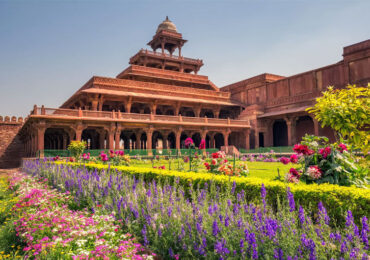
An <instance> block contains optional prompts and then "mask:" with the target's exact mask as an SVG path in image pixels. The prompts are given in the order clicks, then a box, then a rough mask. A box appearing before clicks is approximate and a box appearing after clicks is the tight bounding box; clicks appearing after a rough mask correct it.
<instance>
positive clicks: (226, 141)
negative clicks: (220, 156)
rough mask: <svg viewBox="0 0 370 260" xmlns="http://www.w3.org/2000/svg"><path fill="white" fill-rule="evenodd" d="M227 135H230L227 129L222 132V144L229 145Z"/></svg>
mask: <svg viewBox="0 0 370 260" xmlns="http://www.w3.org/2000/svg"><path fill="white" fill-rule="evenodd" d="M229 135H230V132H229V131H225V132H223V136H224V146H229Z"/></svg>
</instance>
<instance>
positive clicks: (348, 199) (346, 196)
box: [24, 161, 370, 224]
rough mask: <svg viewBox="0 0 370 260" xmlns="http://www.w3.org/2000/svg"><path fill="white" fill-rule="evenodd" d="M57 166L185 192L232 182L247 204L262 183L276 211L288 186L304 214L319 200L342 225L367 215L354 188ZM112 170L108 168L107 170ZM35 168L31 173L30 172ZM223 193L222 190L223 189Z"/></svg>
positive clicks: (367, 197) (362, 194)
mask: <svg viewBox="0 0 370 260" xmlns="http://www.w3.org/2000/svg"><path fill="white" fill-rule="evenodd" d="M55 164H56V165H59V166H63V167H66V166H68V165H69V166H74V167H81V168H86V169H88V170H92V171H97V172H100V171H107V170H109V169H111V170H113V169H114V170H115V171H119V172H121V173H122V174H125V175H130V176H132V175H134V176H136V177H137V178H143V179H145V180H146V181H152V180H156V181H158V182H162V183H163V182H173V181H174V180H175V179H179V184H180V185H182V186H183V187H184V188H185V189H189V184H192V186H193V187H197V186H198V185H199V186H200V187H203V186H204V185H205V183H207V182H209V181H212V182H214V183H215V184H217V185H219V186H220V189H226V188H225V187H226V186H227V185H229V186H230V185H231V184H232V183H233V182H235V184H236V190H237V191H240V190H244V191H245V192H246V198H247V199H248V200H249V201H252V202H253V201H256V200H258V199H259V189H260V187H261V185H262V183H264V184H265V187H266V189H267V190H268V195H267V200H268V202H269V203H270V204H271V205H272V206H273V207H275V208H276V204H277V201H276V198H277V197H279V198H281V199H282V200H284V197H285V191H286V188H287V187H290V189H291V192H292V193H293V194H294V196H295V198H296V200H297V201H298V202H299V204H300V205H302V207H304V208H305V209H306V210H307V211H310V212H315V213H316V212H317V208H316V206H315V205H317V203H319V202H320V201H323V202H324V203H325V206H326V207H327V208H328V212H329V214H330V215H331V216H332V219H333V220H335V221H336V222H337V224H343V223H344V217H343V214H344V213H345V212H346V211H347V210H352V212H353V215H354V217H355V219H356V221H359V219H360V217H362V216H369V215H370V193H369V192H368V190H365V189H360V188H355V187H340V186H337V185H331V184H321V185H317V184H311V185H306V184H304V183H300V184H298V185H297V184H287V183H283V182H281V181H269V180H266V179H260V178H252V177H247V178H246V177H229V176H225V175H214V174H210V173H193V172H177V171H168V170H159V169H150V168H137V167H126V166H119V167H118V166H115V167H113V166H112V167H111V166H109V165H102V164H85V165H83V164H82V165H81V164H76V163H68V164H65V163H62V162H56V163H55ZM40 167H41V168H43V167H47V168H49V167H53V166H48V164H46V165H44V164H42V163H40V162H37V161H36V162H35V161H26V162H25V164H24V168H25V169H26V170H27V171H38V169H39V168H40ZM110 167H111V168H110ZM32 169H34V170H32ZM222 191H224V190H222Z"/></svg>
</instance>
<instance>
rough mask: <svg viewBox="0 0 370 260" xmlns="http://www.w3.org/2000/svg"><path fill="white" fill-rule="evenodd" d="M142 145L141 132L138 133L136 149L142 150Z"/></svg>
mask: <svg viewBox="0 0 370 260" xmlns="http://www.w3.org/2000/svg"><path fill="white" fill-rule="evenodd" d="M140 144H141V132H137V133H136V145H135V149H142V147H141V145H140Z"/></svg>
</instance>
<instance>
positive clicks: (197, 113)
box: [194, 106, 202, 117]
mask: <svg viewBox="0 0 370 260" xmlns="http://www.w3.org/2000/svg"><path fill="white" fill-rule="evenodd" d="M201 110H202V108H201V107H200V106H197V107H195V108H194V112H195V116H196V117H200V111H201Z"/></svg>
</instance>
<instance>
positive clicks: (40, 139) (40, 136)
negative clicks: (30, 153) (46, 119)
mask: <svg viewBox="0 0 370 260" xmlns="http://www.w3.org/2000/svg"><path fill="white" fill-rule="evenodd" d="M45 130H46V127H45V126H38V128H37V151H40V157H44V135H45Z"/></svg>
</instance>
